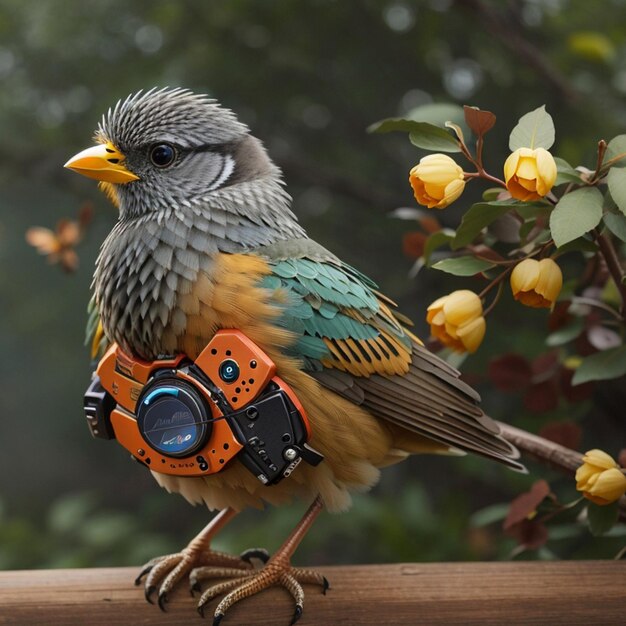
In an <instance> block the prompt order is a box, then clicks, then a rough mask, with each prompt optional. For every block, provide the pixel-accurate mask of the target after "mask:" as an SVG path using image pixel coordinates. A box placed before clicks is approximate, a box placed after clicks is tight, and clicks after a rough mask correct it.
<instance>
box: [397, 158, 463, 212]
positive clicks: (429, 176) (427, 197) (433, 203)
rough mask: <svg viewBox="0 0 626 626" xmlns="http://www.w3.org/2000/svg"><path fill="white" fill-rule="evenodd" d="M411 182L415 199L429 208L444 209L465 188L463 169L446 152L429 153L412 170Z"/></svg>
mask: <svg viewBox="0 0 626 626" xmlns="http://www.w3.org/2000/svg"><path fill="white" fill-rule="evenodd" d="M409 182H410V183H411V186H412V187H413V193H414V194H415V199H416V200H417V201H418V203H419V204H423V205H424V206H427V207H428V208H429V209H443V208H445V207H447V206H448V205H449V204H451V203H452V202H454V201H455V200H456V199H457V198H458V197H459V196H460V195H461V194H462V193H463V189H464V188H465V179H464V176H463V170H462V169H461V167H460V166H459V165H457V164H456V163H455V162H454V160H453V159H451V158H450V157H449V156H446V155H445V154H429V155H428V156H425V157H424V158H423V159H421V160H420V162H419V163H418V164H417V165H416V166H415V167H414V168H413V169H412V170H411V172H410V174H409Z"/></svg>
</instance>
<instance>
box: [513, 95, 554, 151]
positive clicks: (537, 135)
mask: <svg viewBox="0 0 626 626" xmlns="http://www.w3.org/2000/svg"><path fill="white" fill-rule="evenodd" d="M553 143H554V122H553V121H552V116H551V115H550V114H549V113H548V112H547V111H546V106H545V104H544V105H542V106H540V107H539V108H538V109H535V110H534V111H531V112H530V113H526V115H523V116H522V117H520V120H519V122H518V123H517V126H516V127H515V128H514V129H513V130H512V131H511V135H510V137H509V148H510V149H511V151H514V150H517V149H518V148H532V149H533V150H535V149H536V148H545V149H546V150H548V149H549V148H550V147H551V146H552V144H553Z"/></svg>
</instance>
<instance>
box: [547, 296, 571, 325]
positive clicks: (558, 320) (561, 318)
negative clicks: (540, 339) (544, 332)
mask: <svg viewBox="0 0 626 626" xmlns="http://www.w3.org/2000/svg"><path fill="white" fill-rule="evenodd" d="M570 304H571V303H570V302H569V300H567V301H565V302H557V303H556V306H555V307H554V310H553V311H552V313H550V316H549V317H548V330H549V331H550V332H551V333H553V332H554V331H555V330H559V328H563V326H567V324H569V322H570V320H571V319H572V314H571V313H569V312H568V309H569V305H570Z"/></svg>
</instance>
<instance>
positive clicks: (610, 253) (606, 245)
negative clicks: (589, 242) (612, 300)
mask: <svg viewBox="0 0 626 626" xmlns="http://www.w3.org/2000/svg"><path fill="white" fill-rule="evenodd" d="M594 236H595V240H596V243H597V244H598V246H599V248H600V253H601V254H602V256H603V257H604V260H605V261H606V266H607V268H608V270H609V272H610V274H611V278H612V279H613V281H614V282H615V286H616V287H617V289H618V291H619V294H620V296H621V298H622V306H621V307H620V313H621V314H622V317H623V316H624V314H625V312H626V285H624V283H623V282H622V280H623V279H624V270H623V268H622V266H621V263H620V261H619V257H618V256H617V252H616V251H615V247H614V246H613V243H612V241H611V240H610V239H609V238H608V237H607V236H606V235H603V234H602V233H599V232H598V231H597V230H596V231H594Z"/></svg>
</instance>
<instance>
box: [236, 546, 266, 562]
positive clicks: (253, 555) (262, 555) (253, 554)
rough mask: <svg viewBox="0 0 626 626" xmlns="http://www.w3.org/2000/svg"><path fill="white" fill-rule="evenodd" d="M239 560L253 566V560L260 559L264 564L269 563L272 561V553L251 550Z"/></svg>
mask: <svg viewBox="0 0 626 626" xmlns="http://www.w3.org/2000/svg"><path fill="white" fill-rule="evenodd" d="M239 558H240V559H241V560H242V561H245V562H246V563H250V564H251V565H252V561H251V559H259V560H260V561H263V563H267V562H268V561H269V560H270V553H269V552H268V551H267V550H265V549H264V548H250V549H249V550H244V551H243V552H242V553H241V554H240V555H239Z"/></svg>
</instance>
